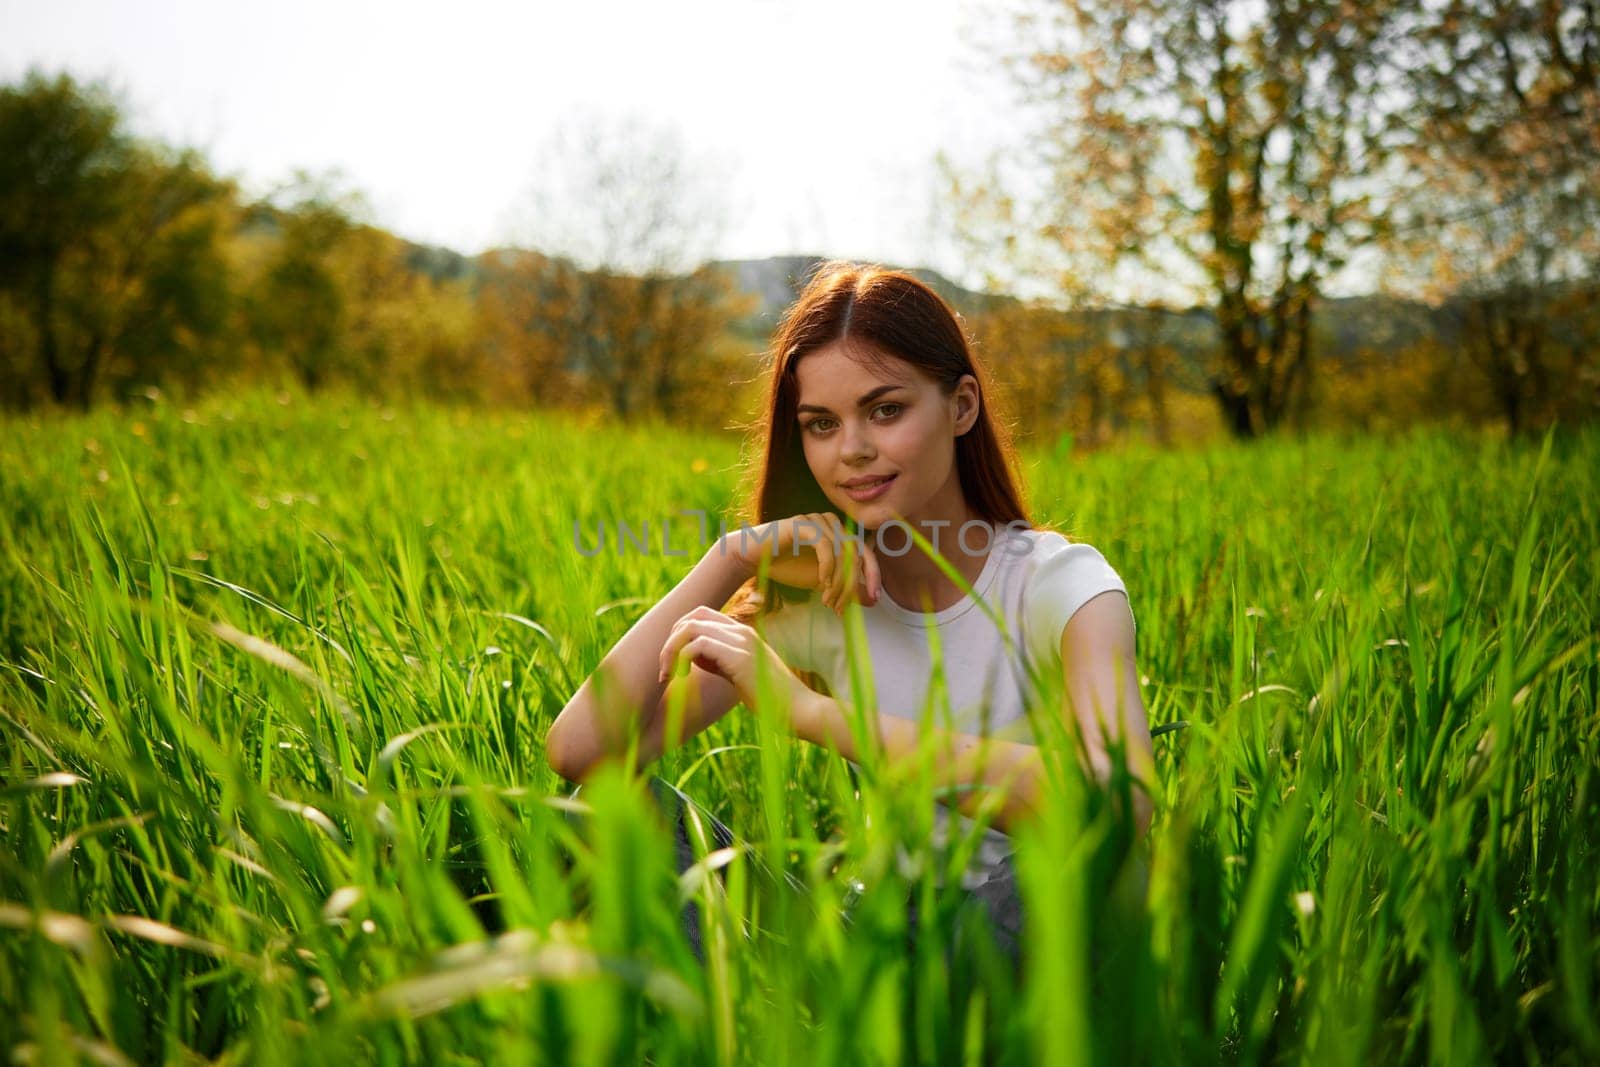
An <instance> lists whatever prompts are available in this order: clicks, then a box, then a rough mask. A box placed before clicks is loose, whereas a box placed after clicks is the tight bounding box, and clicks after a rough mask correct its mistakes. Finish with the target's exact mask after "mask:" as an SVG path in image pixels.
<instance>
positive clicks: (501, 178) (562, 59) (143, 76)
mask: <svg viewBox="0 0 1600 1067" xmlns="http://www.w3.org/2000/svg"><path fill="white" fill-rule="evenodd" d="M995 18H996V16H994V15H992V14H985V13H984V12H983V11H982V10H981V9H979V8H978V7H976V6H975V5H974V4H972V3H968V2H964V0H809V2H807V3H804V4H797V3H793V2H791V0H745V2H737V0H677V2H671V3H663V2H638V0H590V2H574V0H565V2H559V3H554V2H552V3H545V2H532V0H529V2H523V3H498V2H491V0H458V2H456V3H452V4H441V3H437V2H435V3H430V4H417V3H411V2H399V0H386V2H382V3H367V2H361V3H357V2H349V0H342V2H341V0H311V2H307V0H278V2H276V3H273V4H270V5H268V4H239V3H230V2H226V0H140V2H131V0H125V2H114V0H33V2H20V0H0V79H3V80H5V81H8V82H10V81H16V80H18V79H20V78H21V77H22V76H23V74H24V73H25V72H26V71H27V70H28V69H29V68H30V67H34V66H37V67H40V68H42V69H44V70H45V71H47V72H51V73H53V72H55V71H57V70H62V69H65V70H67V71H69V72H71V73H72V74H74V75H75V76H77V77H79V78H82V79H93V78H102V77H103V78H106V79H107V80H108V81H109V82H110V83H111V85H112V86H113V87H114V88H118V89H120V90H122V91H123V93H124V94H125V100H126V103H127V104H128V106H129V107H130V110H131V112H132V117H133V120H134V128H135V129H137V130H139V131H140V132H141V133H145V134H149V135H153V136H158V137H160V138H162V139H164V140H167V141H169V142H173V143H177V144H185V145H193V146H196V147H199V148H201V149H203V150H204V151H205V152H206V154H207V155H208V157H209V158H210V160H211V162H212V164H213V166H215V167H217V168H218V169H219V170H221V171H223V172H225V173H229V174H233V175H235V176H237V177H239V178H240V179H241V180H243V181H244V182H245V183H246V187H247V189H249V190H251V191H253V192H260V191H263V190H265V189H266V188H267V187H268V186H270V185H271V184H273V183H276V182H279V181H282V180H284V179H286V178H288V176H289V175H290V174H291V172H292V171H293V170H294V169H295V168H297V167H304V168H307V169H310V170H313V171H326V170H328V169H331V168H338V169H340V170H341V171H342V172H343V173H344V175H345V176H346V177H347V179H348V181H349V183H350V184H351V185H353V186H354V187H355V188H357V189H359V190H361V191H362V192H364V193H365V194H366V196H367V198H368V200H369V202H370V204H371V205H372V208H373V213H374V215H375V216H376V221H377V222H378V223H379V224H381V225H384V226H386V227H388V228H390V229H392V230H394V231H396V232H398V233H400V234H402V235H403V236H406V237H410V238H412V239H414V240H420V241H426V242H429V243H434V244H442V245H446V246H449V247H451V248H455V249H457V250H458V251H462V252H468V253H471V252H477V251H479V250H481V249H483V248H486V247H490V246H492V245H495V244H497V243H502V242H504V241H506V240H508V239H509V238H510V237H511V234H510V233H509V232H508V230H507V226H508V223H507V221H506V220H507V218H508V213H509V212H511V211H513V210H514V208H515V205H516V203H517V201H518V199H519V194H521V193H522V192H523V191H524V190H526V189H527V188H528V186H529V184H530V182H531V181H532V180H533V179H534V176H535V170H534V168H535V165H536V162H537V160H536V155H537V152H536V149H537V147H538V145H539V143H540V142H541V140H542V139H543V138H544V137H545V136H546V135H547V134H548V133H549V132H550V131H551V130H552V128H554V127H556V126H557V125H558V124H559V123H560V122H561V120H562V118H563V116H564V115H568V114H570V113H572V112H574V111H577V110H581V111H583V112H586V113H598V114H604V115H610V114H616V115H623V114H633V115H639V116H643V117H645V118H650V119H657V120H666V121H674V122H677V123H678V124H679V125H680V127H681V129H682V133H683V136H684V140H685V141H686V142H687V144H688V146H689V149H690V151H691V152H692V153H693V154H695V155H696V156H698V157H701V158H704V159H706V160H708V161H712V162H713V164H714V165H720V166H721V168H722V171H723V173H725V174H726V176H727V177H726V181H727V203H728V204H729V208H730V210H729V217H728V224H727V230H726V236H725V238H724V240H723V241H722V244H721V247H720V248H718V249H716V254H718V255H721V256H725V257H759V256H767V255H773V254H779V253H789V252H806V253H810V252H816V253H824V254H831V255H840V256H850V257H857V258H863V259H882V260H886V261H890V262H895V263H901V264H907V265H926V266H933V267H937V268H940V269H943V270H945V271H947V272H948V273H951V274H952V275H955V276H957V277H960V276H963V275H965V274H966V273H967V272H966V271H964V270H963V269H962V266H961V264H958V263H952V262H950V259H951V257H950V255H949V253H948V252H947V251H945V249H946V247H947V246H946V245H945V243H944V234H943V231H942V229H941V226H940V223H939V221H938V218H937V216H936V214H935V210H934V209H935V204H936V201H935V197H934V189H935V171H934V167H933V157H934V154H935V153H936V152H937V151H938V150H940V149H941V148H942V149H945V150H946V151H948V152H950V153H952V154H953V155H955V156H956V157H958V158H971V159H975V158H977V157H978V156H979V155H981V154H982V153H983V152H984V151H985V150H987V149H988V148H989V147H991V146H992V145H995V144H997V143H999V142H1000V140H1001V139H1003V137H1004V136H1005V133H1006V131H1007V130H1008V129H1009V128H1010V127H1011V126H1012V123H1011V122H1010V117H1011V115H1012V114H1013V113H1014V110H1013V108H1012V107H1011V106H1010V105H1009V104H1008V101H1007V94H1006V92H1005V90H1004V88H1003V82H1002V81H1001V79H1000V77H999V72H998V71H996V70H993V69H992V64H991V63H989V62H987V61H985V60H984V59H983V57H982V56H981V55H980V54H979V53H978V52H977V50H976V49H974V48H971V47H969V46H967V45H966V44H964V43H963V42H964V41H966V40H971V39H972V38H973V37H974V36H978V35H989V34H991V33H992V30H993V25H992V23H993V20H994V19H995ZM716 161H720V164H717V162H716Z"/></svg>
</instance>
